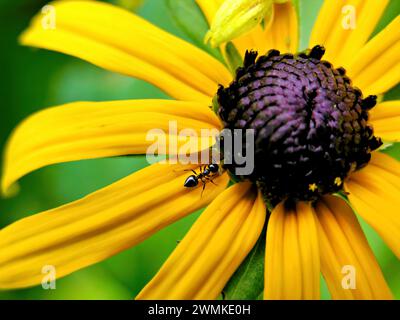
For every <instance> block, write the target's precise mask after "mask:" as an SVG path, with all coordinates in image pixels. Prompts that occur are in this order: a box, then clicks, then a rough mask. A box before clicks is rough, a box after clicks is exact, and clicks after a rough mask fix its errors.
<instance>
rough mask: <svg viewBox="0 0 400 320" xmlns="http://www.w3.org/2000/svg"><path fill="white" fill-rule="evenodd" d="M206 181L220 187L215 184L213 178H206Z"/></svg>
mask: <svg viewBox="0 0 400 320" xmlns="http://www.w3.org/2000/svg"><path fill="white" fill-rule="evenodd" d="M206 179H207V181H210V182H211V183H212V184H213V185H215V186H218V185H217V184H216V183H215V182H214V180H213V179H212V177H211V178H210V177H206Z"/></svg>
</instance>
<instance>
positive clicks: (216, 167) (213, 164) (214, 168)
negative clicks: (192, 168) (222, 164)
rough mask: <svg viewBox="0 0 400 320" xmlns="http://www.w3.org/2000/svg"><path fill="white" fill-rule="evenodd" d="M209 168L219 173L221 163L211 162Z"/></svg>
mask: <svg viewBox="0 0 400 320" xmlns="http://www.w3.org/2000/svg"><path fill="white" fill-rule="evenodd" d="M208 169H210V171H211V172H212V173H217V172H218V170H219V165H218V164H216V163H211V164H210V165H209V166H208Z"/></svg>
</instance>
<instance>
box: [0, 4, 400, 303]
mask: <svg viewBox="0 0 400 320" xmlns="http://www.w3.org/2000/svg"><path fill="white" fill-rule="evenodd" d="M117 1H118V0H115V1H110V2H117ZM172 1H189V2H192V1H191V0H172ZM46 2H47V1H30V0H20V1H12V0H0V21H1V25H0V28H1V30H0V32H1V35H2V39H1V48H2V49H1V51H0V61H1V84H0V96H1V116H0V124H1V125H0V149H1V150H3V149H4V144H5V142H6V139H7V137H8V136H9V134H10V132H11V131H12V129H13V128H14V127H15V126H16V125H17V124H18V123H19V122H20V121H21V120H22V119H24V118H25V117H27V116H29V115H30V114H32V113H34V112H35V111H38V110H41V109H43V108H46V107H49V106H53V105H60V104H63V103H67V102H72V101H79V100H92V101H102V100H113V99H127V98H130V99H132V98H166V96H165V95H164V94H163V93H162V92H160V91H159V90H158V89H157V88H155V87H153V86H151V85H149V84H146V83H144V82H143V81H139V80H136V79H131V78H128V77H124V76H121V75H116V74H113V73H110V72H107V71H104V70H101V69H99V68H97V67H94V66H92V65H90V64H88V63H85V62H82V61H79V60H78V59H75V58H72V57H68V56H64V55H62V54H58V53H54V52H47V51H44V50H34V49H31V48H25V47H22V46H19V45H18V43H17V37H18V35H19V34H20V33H21V31H22V30H23V29H24V28H26V26H27V25H28V23H29V20H30V18H31V17H32V16H33V15H34V14H35V13H36V12H38V11H39V10H40V8H41V7H42V6H43V5H44V4H46ZM125 2H126V1H125ZM167 2H171V1H167V0H145V1H144V4H143V5H142V6H140V7H139V9H138V13H139V14H140V15H141V16H143V17H145V18H146V19H148V20H149V21H151V22H153V23H154V24H156V25H158V26H160V27H162V28H163V29H166V30H168V31H169V32H171V33H173V34H176V35H178V36H180V37H182V38H185V39H187V40H188V41H192V42H193V41H194V40H193V34H192V37H191V34H188V33H187V30H184V29H182V25H181V22H180V21H178V23H175V21H174V19H173V18H172V17H173V16H174V14H172V15H171V14H169V15H168V14H165V13H166V12H168V8H171V5H170V6H169V7H168V5H167ZM120 3H124V2H120ZM320 5H321V0H311V1H310V0H308V1H306V0H302V1H300V13H301V47H302V48H305V47H307V39H308V35H309V33H310V30H311V27H312V25H313V22H314V20H315V17H316V14H317V12H318V9H319V6H320ZM172 7H173V6H172ZM195 9H196V8H195ZM399 12H400V2H399V1H396V0H392V1H391V4H390V6H389V8H388V10H387V12H386V13H385V17H384V19H383V20H382V21H381V22H380V24H379V26H378V29H381V28H382V27H384V26H385V25H386V24H387V23H388V21H390V20H391V19H392V18H393V17H394V16H396V15H398V14H399ZM197 17H198V16H197ZM194 34H195V36H196V37H197V39H198V34H197V33H194ZM387 96H388V97H390V98H392V99H393V98H399V97H400V89H399V87H398V88H395V89H394V90H392V91H391V92H390V93H389V94H388V95H387ZM389 153H391V154H392V155H393V156H396V157H397V158H398V159H400V148H398V147H397V146H393V147H391V148H390V149H389ZM145 166H146V162H145V159H144V158H143V157H120V158H113V159H98V160H88V161H81V162H74V163H67V164H60V165H55V166H50V167H48V168H44V169H42V170H39V171H38V172H34V173H32V174H30V175H28V176H27V177H24V178H23V179H22V180H21V192H20V194H19V195H17V196H16V197H14V198H11V199H1V200H0V228H2V227H4V226H6V225H8V224H9V223H11V222H13V221H16V220H17V219H20V218H22V217H25V216H28V215H31V214H34V213H37V212H40V211H43V210H47V209H50V208H53V207H55V206H59V205H61V204H64V203H67V202H70V201H73V200H76V199H79V198H80V197H82V196H84V195H86V194H88V193H90V192H93V191H95V190H97V189H99V188H101V187H103V186H106V185H108V184H110V183H112V182H114V181H116V180H118V179H120V178H122V177H124V176H126V175H128V174H130V173H132V172H135V171H137V170H139V169H140V168H143V167H145ZM99 173H101V174H99ZM197 215H198V213H195V214H193V215H191V216H189V217H188V218H186V219H183V220H182V221H179V222H178V223H175V224H174V225H172V226H170V227H168V228H166V229H164V230H162V231H161V232H159V233H157V234H156V235H154V236H153V237H151V238H150V239H148V240H146V241H144V242H143V243H142V244H140V245H138V246H136V247H135V248H132V249H130V250H127V251H125V252H122V253H120V254H118V255H117V256H115V257H112V258H110V259H108V260H106V261H104V262H102V263H99V264H97V265H95V266H92V267H89V268H86V269H84V270H81V271H78V272H75V273H74V274H72V275H70V276H68V277H66V278H63V279H61V280H59V281H57V289H56V290H43V289H42V288H41V287H35V288H29V289H24V290H15V291H3V292H0V299H131V298H133V297H134V296H135V295H136V294H137V293H138V292H139V291H140V289H141V288H142V287H143V286H144V285H145V284H146V283H147V282H148V281H149V280H150V279H151V277H152V276H153V275H154V274H155V273H156V272H157V270H158V269H159V267H160V266H161V265H162V263H163V261H165V259H166V258H167V256H168V255H169V254H170V252H171V251H172V250H173V249H174V248H175V246H176V243H177V240H179V239H181V238H182V237H183V236H184V234H185V233H186V232H187V230H188V229H189V227H190V225H191V224H192V223H193V222H194V221H195V219H196V217H197ZM362 224H363V227H364V230H365V231H366V233H367V236H368V239H369V241H370V244H371V246H372V248H373V250H374V252H375V254H376V256H377V258H378V261H379V263H380V265H381V266H382V268H383V271H384V274H385V277H386V279H387V280H388V282H389V285H390V286H391V288H392V290H393V292H394V293H395V295H396V297H397V298H400V263H399V261H398V260H397V259H396V257H395V256H394V255H393V253H392V252H391V251H390V250H389V249H388V248H387V246H386V245H385V244H384V243H383V241H382V240H381V239H380V238H379V237H378V236H377V234H376V233H375V232H374V231H373V230H372V229H371V228H370V227H369V226H368V225H366V224H365V223H362ZM322 287H323V297H324V298H329V294H328V292H327V290H326V286H325V284H324V283H323V284H322Z"/></svg>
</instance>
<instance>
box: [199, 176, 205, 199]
mask: <svg viewBox="0 0 400 320" xmlns="http://www.w3.org/2000/svg"><path fill="white" fill-rule="evenodd" d="M201 182H203V190H201V195H200V198H201V197H203V192H204V189H205V188H206V183H205V182H204V181H203V180H202V181H201Z"/></svg>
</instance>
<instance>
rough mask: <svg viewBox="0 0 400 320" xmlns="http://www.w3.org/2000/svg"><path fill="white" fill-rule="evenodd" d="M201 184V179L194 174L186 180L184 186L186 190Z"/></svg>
mask: <svg viewBox="0 0 400 320" xmlns="http://www.w3.org/2000/svg"><path fill="white" fill-rule="evenodd" d="M198 184H199V179H198V178H197V177H196V176H195V175H194V174H193V175H191V176H189V177H187V178H186V180H185V183H184V184H183V185H184V186H185V187H186V188H192V187H196V186H197V185H198Z"/></svg>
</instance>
